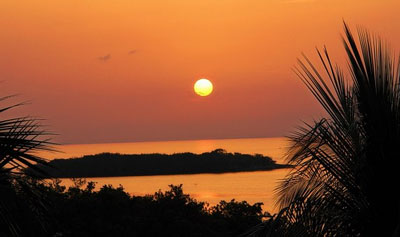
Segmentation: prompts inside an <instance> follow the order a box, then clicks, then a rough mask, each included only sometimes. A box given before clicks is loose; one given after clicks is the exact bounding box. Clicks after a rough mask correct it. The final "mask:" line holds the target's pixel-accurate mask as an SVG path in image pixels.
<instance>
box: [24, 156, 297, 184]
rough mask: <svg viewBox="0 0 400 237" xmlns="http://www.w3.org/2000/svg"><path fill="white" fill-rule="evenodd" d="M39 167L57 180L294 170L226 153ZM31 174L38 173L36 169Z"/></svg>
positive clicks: (114, 158) (92, 159) (108, 158)
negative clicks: (279, 169)
mask: <svg viewBox="0 0 400 237" xmlns="http://www.w3.org/2000/svg"><path fill="white" fill-rule="evenodd" d="M37 166H38V167H36V168H40V169H41V170H42V171H44V172H45V173H46V174H48V175H50V176H51V177H56V178H77V177H116V176H144V175H172V174H200V173H225V172H241V171H261V170H272V169H278V168H288V167H290V166H289V165H286V164H277V163H276V161H274V160H273V159H272V158H270V157H268V156H264V155H261V154H254V155H250V154H242V153H237V152H235V153H229V152H226V151H225V150H224V149H216V150H213V151H211V152H204V153H201V154H194V153H190V152H185V153H175V154H160V153H153V154H119V153H100V154H96V155H85V156H82V157H79V158H68V159H54V160H52V161H49V162H48V163H47V164H38V165H37ZM29 172H34V169H30V171H29Z"/></svg>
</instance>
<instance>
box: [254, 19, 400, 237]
mask: <svg viewBox="0 0 400 237" xmlns="http://www.w3.org/2000/svg"><path fill="white" fill-rule="evenodd" d="M344 30H345V37H344V38H343V42H344V47H345V50H346V53H347V56H348V64H349V70H350V72H349V76H350V78H349V79H347V78H346V76H345V74H344V73H343V72H342V71H341V70H340V68H339V67H337V66H333V64H332V63H331V60H330V58H329V55H328V53H327V51H326V50H325V51H324V52H323V53H321V52H319V51H318V54H319V56H320V58H321V61H322V65H323V67H324V69H325V71H323V72H319V71H318V70H316V68H315V67H314V65H313V64H312V63H311V62H310V61H309V60H308V59H307V58H306V57H305V58H304V61H299V66H300V68H299V69H298V70H296V72H297V74H298V76H299V77H300V78H301V79H302V80H303V81H304V83H305V84H306V85H307V87H308V88H309V89H310V91H311V92H312V93H313V95H314V96H315V97H316V98H317V100H318V101H319V102H320V103H321V105H322V106H323V108H324V109H325V110H326V112H327V113H328V114H329V117H328V118H324V119H321V120H320V121H317V122H315V123H314V124H306V125H305V127H302V128H300V129H299V130H298V131H297V132H295V133H294V134H293V136H292V137H291V140H292V142H293V147H292V148H291V150H290V153H289V157H288V162H289V163H290V164H292V165H295V168H294V169H293V171H292V172H291V173H290V174H289V175H288V177H287V178H286V179H285V180H284V181H283V182H282V184H281V185H280V186H279V189H278V191H279V194H280V199H279V203H280V204H281V206H282V207H283V209H282V210H281V212H280V213H279V215H278V216H276V217H274V218H273V219H271V220H270V223H269V224H272V225H274V228H273V229H272V230H273V231H269V232H268V231H267V232H268V235H269V236H282V235H283V236H400V194H399V192H398V190H397V189H398V187H399V186H398V185H399V172H398V169H399V167H400V159H399V158H400V151H399V147H400V88H399V83H400V75H399V69H400V67H399V62H398V61H396V59H395V58H394V55H393V53H392V52H391V51H389V49H388V47H387V44H385V43H383V42H382V40H381V39H380V38H378V37H376V36H372V35H370V34H369V33H368V32H367V31H365V30H359V31H358V32H359V33H358V41H357V40H356V39H355V38H354V37H353V34H352V33H351V31H350V29H349V28H348V26H347V25H346V24H345V25H344ZM269 230H271V228H269ZM264 233H266V231H264ZM254 236H257V235H256V234H254Z"/></svg>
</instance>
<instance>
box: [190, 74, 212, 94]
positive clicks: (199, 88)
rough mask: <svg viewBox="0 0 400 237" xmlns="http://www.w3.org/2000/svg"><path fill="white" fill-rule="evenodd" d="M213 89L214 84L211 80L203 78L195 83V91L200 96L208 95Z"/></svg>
mask: <svg viewBox="0 0 400 237" xmlns="http://www.w3.org/2000/svg"><path fill="white" fill-rule="evenodd" d="M212 91H213V84H212V83H211V81H209V80H207V79H205V78H202V79H200V80H198V81H196V83H194V92H195V93H196V94H198V95H199V96H208V95H209V94H211V92H212Z"/></svg>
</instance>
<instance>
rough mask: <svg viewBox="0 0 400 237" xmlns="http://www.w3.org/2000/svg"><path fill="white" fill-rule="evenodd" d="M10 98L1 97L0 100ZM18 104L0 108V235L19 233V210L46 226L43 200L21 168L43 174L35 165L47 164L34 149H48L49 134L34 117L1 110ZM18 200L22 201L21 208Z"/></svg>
mask: <svg viewBox="0 0 400 237" xmlns="http://www.w3.org/2000/svg"><path fill="white" fill-rule="evenodd" d="M11 97H13V96H6V97H2V98H0V102H3V101H4V100H7V99H10V98H11ZM21 105H23V103H18V104H14V105H11V106H3V107H1V108H0V115H1V116H2V117H1V118H0V236H19V235H21V232H22V228H21V226H20V225H19V223H20V222H21V220H20V219H19V213H30V214H31V220H30V221H32V222H34V223H36V225H37V226H39V227H40V228H42V229H45V228H46V222H45V220H44V219H45V217H44V216H45V215H44V214H43V213H44V212H45V200H43V199H42V198H41V194H40V193H39V192H37V190H35V189H31V188H30V184H29V180H28V179H27V177H26V174H25V170H26V168H30V169H34V170H35V171H36V173H37V174H40V175H41V176H45V175H46V174H45V173H44V172H43V170H40V169H38V166H36V165H37V164H42V165H43V166H46V165H47V163H46V162H45V161H44V160H43V159H42V158H40V157H38V156H37V155H36V154H35V152H37V151H41V150H52V149H51V147H50V145H52V144H51V143H50V142H49V140H48V139H47V138H46V137H48V135H50V134H49V133H47V132H46V131H44V130H43V128H42V126H41V125H40V120H38V119H36V118H32V117H13V118H6V116H7V115H4V113H5V112H7V111H8V110H10V109H12V108H15V107H19V106H21ZM3 116H4V117H3ZM22 198H23V199H22ZM21 202H23V203H24V204H25V205H23V208H22V206H21Z"/></svg>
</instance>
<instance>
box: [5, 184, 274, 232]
mask: <svg viewBox="0 0 400 237" xmlns="http://www.w3.org/2000/svg"><path fill="white" fill-rule="evenodd" d="M25 184H29V185H30V186H31V188H30V190H36V192H37V193H40V197H37V198H34V196H33V195H26V193H25V192H21V191H20V190H21V188H24V187H21V186H19V185H18V184H15V185H16V187H14V188H13V190H15V192H13V200H14V202H15V203H16V204H17V205H15V206H12V207H11V206H10V207H9V210H10V211H12V212H11V214H12V215H11V216H10V218H13V219H14V220H15V221H17V222H18V233H19V234H20V235H21V236H238V235H241V234H243V233H245V232H246V231H247V230H248V229H249V228H251V227H253V226H255V225H258V224H260V223H262V220H263V219H265V218H268V217H269V214H268V213H264V212H263V211H262V208H261V206H262V203H255V204H253V205H251V204H249V203H247V202H246V201H242V202H238V201H235V200H231V201H229V202H226V201H221V202H220V203H219V204H217V205H216V206H212V207H210V206H209V205H208V204H207V203H204V202H199V201H196V200H194V199H192V198H191V197H190V196H189V195H187V194H185V193H183V190H182V185H179V186H173V185H170V190H167V191H165V192H161V191H158V192H156V193H154V194H152V195H146V196H130V195H129V194H128V193H126V192H125V191H124V189H123V187H117V188H115V187H112V186H111V185H105V186H103V187H101V188H100V189H99V190H98V191H96V190H97V189H96V190H95V183H93V182H88V183H87V184H86V182H85V181H84V180H82V179H76V180H75V185H74V186H72V187H69V188H68V189H66V187H65V186H62V185H60V181H59V180H53V181H52V182H45V181H32V180H31V181H26V182H25ZM35 202H40V203H41V204H44V205H43V207H44V208H41V206H42V205H38V204H37V203H36V204H34V203H35ZM32 204H34V205H33V206H35V207H36V208H35V209H32V208H31V207H30V206H32ZM32 210H33V211H32ZM1 230H3V231H5V232H3V231H1ZM6 230H7V225H5V223H3V222H0V236H7V231H6Z"/></svg>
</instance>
